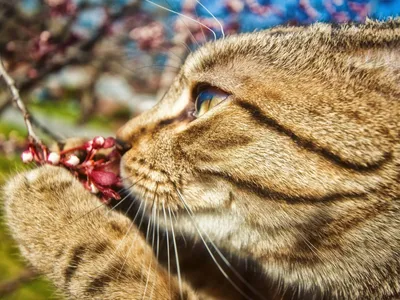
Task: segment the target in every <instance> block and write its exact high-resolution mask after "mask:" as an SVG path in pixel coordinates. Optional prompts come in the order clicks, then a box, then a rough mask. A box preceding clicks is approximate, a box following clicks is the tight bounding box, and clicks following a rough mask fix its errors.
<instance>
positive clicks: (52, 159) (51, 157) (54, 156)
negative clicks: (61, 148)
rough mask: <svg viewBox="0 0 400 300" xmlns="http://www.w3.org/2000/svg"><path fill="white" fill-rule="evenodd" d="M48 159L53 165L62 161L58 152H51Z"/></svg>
mask: <svg viewBox="0 0 400 300" xmlns="http://www.w3.org/2000/svg"><path fill="white" fill-rule="evenodd" d="M47 161H48V162H49V163H51V164H52V165H58V163H59V162H60V155H59V154H58V153H55V152H51V153H50V154H49V156H48V157H47Z"/></svg>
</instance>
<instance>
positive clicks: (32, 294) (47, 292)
mask: <svg viewBox="0 0 400 300" xmlns="http://www.w3.org/2000/svg"><path fill="white" fill-rule="evenodd" d="M0 134H3V135H4V136H6V137H9V136H10V134H11V135H14V136H20V137H21V138H23V136H25V130H23V129H21V128H19V127H17V126H14V125H10V124H6V123H4V122H0ZM22 168H25V166H23V164H22V162H21V159H20V157H19V155H18V154H15V155H12V156H8V157H5V156H4V155H2V154H0V188H1V186H2V185H3V184H4V181H5V180H6V179H7V178H9V177H10V176H12V174H13V173H15V172H16V170H21V169H22ZM0 206H1V207H2V206H3V205H2V200H1V201H0ZM0 220H3V210H2V209H0ZM24 268H25V263H24V261H23V259H22V258H21V257H20V255H19V252H18V249H17V247H16V245H15V243H14V241H13V240H12V239H11V237H10V236H9V234H8V230H7V229H6V227H5V225H4V222H0V285H1V283H2V282H5V281H8V280H12V279H14V278H16V277H18V276H19V275H20V274H21V272H22V271H23V270H24ZM1 299H7V300H17V299H18V300H19V299H21V300H31V299H32V300H41V299H57V297H56V296H55V293H54V289H53V287H52V285H51V284H50V283H49V282H47V281H46V280H44V279H42V278H38V279H35V280H33V281H31V282H28V283H25V284H23V285H22V286H21V287H20V288H18V289H17V290H15V291H14V292H13V293H10V294H8V295H7V296H4V297H2V298H1Z"/></svg>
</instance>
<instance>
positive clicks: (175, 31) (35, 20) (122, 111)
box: [0, 0, 400, 299]
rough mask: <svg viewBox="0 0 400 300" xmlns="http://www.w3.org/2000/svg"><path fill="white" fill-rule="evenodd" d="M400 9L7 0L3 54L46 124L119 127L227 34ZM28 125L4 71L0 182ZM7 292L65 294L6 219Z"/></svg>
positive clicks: (243, 0) (2, 11)
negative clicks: (18, 243)
mask: <svg viewBox="0 0 400 300" xmlns="http://www.w3.org/2000/svg"><path fill="white" fill-rule="evenodd" d="M399 14H400V0H369V1H368V0H353V1H344V0H286V1H282V0H221V1H219V0H217V1H216V0H203V1H201V2H200V1H196V0H154V1H140V0H136V1H132V0H0V57H1V58H2V61H3V63H4V65H5V67H6V69H7V71H8V73H9V74H10V75H11V76H12V77H13V78H14V80H15V82H16V86H17V88H18V89H19V91H20V94H21V98H22V100H23V101H24V103H25V104H26V106H27V107H28V109H29V110H30V111H31V112H32V115H33V116H34V120H35V124H36V125H37V126H38V127H39V128H42V130H39V132H40V131H42V132H44V133H45V132H46V131H51V132H52V133H53V134H55V135H56V136H59V137H61V138H65V137H71V136H77V135H82V136H88V137H94V136H95V135H99V134H101V135H113V132H115V130H116V129H117V128H118V127H119V126H121V125H122V124H124V123H125V122H126V121H127V120H128V119H129V118H131V117H132V116H135V115H137V114H140V113H141V112H142V111H144V110H146V109H148V108H150V107H151V106H152V105H153V104H154V103H155V102H156V101H157V99H158V98H160V96H162V95H163V94H164V93H165V91H166V89H168V86H169V85H170V83H171V81H172V80H173V78H174V76H175V75H176V73H177V72H178V71H179V67H180V66H181V64H182V63H183V61H184V59H185V57H186V55H187V54H188V53H189V52H190V51H193V50H195V49H196V48H197V47H199V46H200V45H201V44H204V43H205V42H207V41H212V40H213V39H216V38H220V37H221V36H222V35H223V33H225V35H228V34H234V33H239V32H248V31H254V30H260V29H263V28H268V27H271V26H276V25H287V24H289V25H304V24H310V23H313V22H317V21H321V22H332V23H345V22H364V21H365V19H366V18H367V17H369V18H373V19H386V18H388V17H395V16H398V15H399ZM24 128H25V127H24V121H23V117H22V116H21V114H20V113H19V112H18V111H17V110H16V109H15V108H14V107H13V105H12V101H11V97H10V93H9V90H8V89H7V86H6V85H5V84H4V82H3V80H2V78H0V185H1V184H3V183H4V181H5V179H6V178H7V177H9V176H10V175H11V174H12V173H13V172H16V171H17V170H19V169H21V168H22V163H21V162H20V158H19V157H20V153H21V151H22V150H24V147H26V143H27V138H26V130H25V129H24ZM43 129H44V130H43ZM48 136H49V135H47V137H48ZM50 136H51V135H50ZM44 138H46V134H45V135H44ZM47 140H50V139H49V138H48V139H47ZM0 205H1V203H0ZM0 218H1V215H0ZM0 299H59V297H58V296H57V294H56V293H55V291H54V290H53V288H52V287H51V285H50V284H49V283H47V282H46V281H45V280H44V279H42V278H39V277H38V276H37V275H35V274H34V272H33V271H32V270H30V269H29V267H27V266H25V264H24V262H23V260H22V259H21V258H20V257H19V255H18V250H17V249H16V247H15V245H14V244H13V242H12V240H11V239H10V237H9V234H8V232H7V230H6V229H5V226H4V224H1V225H0Z"/></svg>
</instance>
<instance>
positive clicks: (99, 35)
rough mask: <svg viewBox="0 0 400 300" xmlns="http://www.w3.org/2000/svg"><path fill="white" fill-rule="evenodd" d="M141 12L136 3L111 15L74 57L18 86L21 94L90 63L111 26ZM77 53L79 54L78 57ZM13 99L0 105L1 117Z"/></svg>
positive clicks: (45, 68) (44, 70)
mask: <svg viewBox="0 0 400 300" xmlns="http://www.w3.org/2000/svg"><path fill="white" fill-rule="evenodd" d="M139 10H140V1H136V2H134V3H132V4H128V5H125V6H124V7H123V8H121V9H120V10H118V11H117V12H114V13H111V14H110V15H109V19H108V21H107V22H105V23H104V24H103V26H101V27H100V28H99V29H98V30H97V32H95V33H94V34H93V35H92V37H91V38H89V39H88V40H86V41H83V42H82V43H81V44H80V45H79V46H76V47H72V48H75V49H76V51H73V54H72V55H69V56H67V57H65V58H64V59H63V60H62V61H55V62H52V61H50V63H49V64H48V65H46V66H44V67H43V68H40V69H38V74H37V76H36V77H34V78H29V79H26V80H25V81H22V82H20V83H19V84H18V88H19V91H20V93H22V94H25V93H28V92H30V91H31V90H32V88H33V87H35V86H36V85H37V84H38V83H39V82H40V81H42V80H43V79H45V78H46V77H47V76H48V75H51V74H54V73H55V72H57V71H60V70H61V69H62V68H64V67H65V66H69V65H82V64H85V63H88V62H90V61H91V60H92V59H93V58H94V57H95V55H93V53H87V52H90V51H92V50H93V49H94V47H95V46H96V45H97V44H99V42H100V41H102V40H103V38H104V37H106V33H107V31H108V30H109V25H110V24H112V23H113V22H115V21H117V20H118V19H120V18H122V17H124V16H126V15H127V14H132V13H133V12H137V11H139ZM76 53H79V55H77V54H76ZM11 102H12V99H9V100H7V101H4V102H3V103H0V115H1V113H3V112H4V111H5V109H6V108H7V107H8V106H9V105H10V104H11Z"/></svg>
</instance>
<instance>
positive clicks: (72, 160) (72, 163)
mask: <svg viewBox="0 0 400 300" xmlns="http://www.w3.org/2000/svg"><path fill="white" fill-rule="evenodd" d="M79 163H80V160H79V158H78V156H76V155H71V156H70V157H69V158H68V159H67V160H66V161H65V164H66V165H69V166H74V167H75V166H77V165H79Z"/></svg>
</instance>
